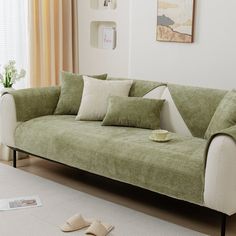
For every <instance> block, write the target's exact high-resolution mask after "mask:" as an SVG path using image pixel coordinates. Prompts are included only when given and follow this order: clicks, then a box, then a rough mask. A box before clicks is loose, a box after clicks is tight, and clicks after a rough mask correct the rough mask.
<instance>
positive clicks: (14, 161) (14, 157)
mask: <svg viewBox="0 0 236 236" xmlns="http://www.w3.org/2000/svg"><path fill="white" fill-rule="evenodd" d="M12 160H13V167H14V168H16V150H13V157H12Z"/></svg>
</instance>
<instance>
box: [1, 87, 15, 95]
mask: <svg viewBox="0 0 236 236" xmlns="http://www.w3.org/2000/svg"><path fill="white" fill-rule="evenodd" d="M14 90H15V89H14V88H3V89H1V90H0V94H1V95H2V94H4V93H9V92H12V91H14Z"/></svg>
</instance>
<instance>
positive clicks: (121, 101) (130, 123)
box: [102, 96, 164, 129]
mask: <svg viewBox="0 0 236 236" xmlns="http://www.w3.org/2000/svg"><path fill="white" fill-rule="evenodd" d="M163 103H164V100H158V99H145V98H138V97H118V96H112V97H110V98H109V100H108V107H107V113H106V116H105V118H104V120H103V122H102V125H104V126H107V125H110V126H127V127H137V128H144V129H160V114H161V108H162V106H163Z"/></svg>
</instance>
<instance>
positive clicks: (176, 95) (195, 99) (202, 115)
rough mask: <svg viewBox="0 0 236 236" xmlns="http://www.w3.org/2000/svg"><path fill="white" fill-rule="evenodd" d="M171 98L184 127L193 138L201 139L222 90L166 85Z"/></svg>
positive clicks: (219, 100) (218, 101) (220, 97)
mask: <svg viewBox="0 0 236 236" xmlns="http://www.w3.org/2000/svg"><path fill="white" fill-rule="evenodd" d="M168 88H169V90H170V93H171V96H172V98H173V100H174V103H175V105H176V107H177V108H178V110H179V112H180V114H181V116H182V117H183V119H184V121H185V123H186V125H187V126H188V128H189V130H190V131H191V133H192V135H193V136H195V137H199V138H203V137H204V134H205V132H206V130H207V127H208V125H209V123H210V121H211V118H212V116H213V115H214V113H215V110H216V108H217V107H218V105H219V103H220V102H221V100H222V99H223V97H224V96H225V94H226V93H227V91H224V90H218V89H207V88H198V87H191V86H183V85H175V84H168Z"/></svg>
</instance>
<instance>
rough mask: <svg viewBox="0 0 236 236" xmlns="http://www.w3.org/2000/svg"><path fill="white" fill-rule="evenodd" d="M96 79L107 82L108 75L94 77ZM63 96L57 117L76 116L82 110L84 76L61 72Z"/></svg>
mask: <svg viewBox="0 0 236 236" xmlns="http://www.w3.org/2000/svg"><path fill="white" fill-rule="evenodd" d="M92 77H93V78H95V79H100V80H106V78H107V74H103V75H95V76H92ZM60 81H61V94H60V97H59V101H58V104H57V107H56V109H55V112H54V114H55V115H76V114H77V113H78V110H79V108H80V103H81V98H82V94H83V88H84V80H83V75H79V74H73V73H70V72H65V71H61V73H60Z"/></svg>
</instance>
